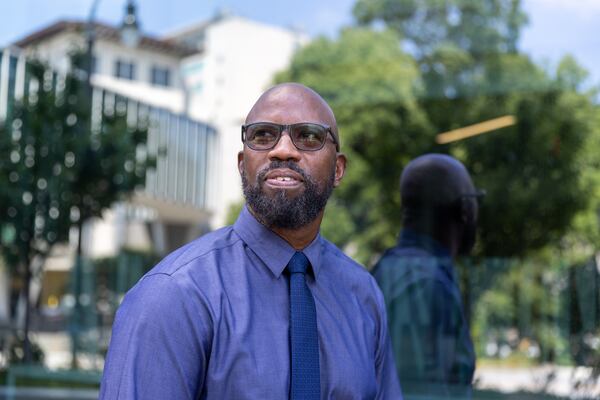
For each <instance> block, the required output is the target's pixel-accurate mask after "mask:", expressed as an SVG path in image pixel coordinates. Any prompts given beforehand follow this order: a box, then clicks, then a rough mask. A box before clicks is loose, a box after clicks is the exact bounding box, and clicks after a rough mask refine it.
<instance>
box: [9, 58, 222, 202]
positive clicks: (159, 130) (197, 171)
mask: <svg viewBox="0 0 600 400" xmlns="http://www.w3.org/2000/svg"><path fill="white" fill-rule="evenodd" d="M26 62H27V61H26V59H25V57H24V56H23V55H22V54H20V53H19V52H18V51H16V50H12V49H4V50H2V51H1V52H0V121H1V120H6V119H10V118H11V117H10V116H11V110H12V108H13V106H14V104H15V102H16V101H18V100H20V99H21V98H22V97H23V95H24V94H25V93H26V91H27V90H28V88H29V82H28V79H27V77H26V68H25V66H26ZM92 110H93V112H92V129H93V127H94V124H98V123H99V122H100V120H99V118H102V115H104V113H105V112H107V111H108V112H109V113H110V112H115V111H116V110H120V111H122V110H125V113H126V116H127V121H128V122H129V123H130V124H137V123H139V121H147V122H146V123H147V124H148V142H147V146H146V148H147V151H148V154H149V155H151V156H155V157H156V160H157V162H156V168H155V169H153V170H150V171H148V173H147V176H146V185H145V189H144V195H145V196H148V197H150V198H152V199H156V200H160V201H163V202H166V203H171V204H173V205H174V206H186V207H193V208H195V209H198V210H203V211H208V210H210V209H211V208H212V204H214V201H213V200H212V198H211V196H210V194H211V193H212V192H213V191H211V187H212V182H211V180H210V177H211V176H213V175H214V171H213V165H214V161H215V160H214V158H213V156H214V154H215V151H214V149H215V148H216V145H217V143H216V138H217V135H216V131H215V128H214V127H212V126H210V125H208V124H205V123H202V122H199V121H195V120H192V119H190V118H188V117H187V116H185V115H182V114H177V113H174V112H172V111H169V110H166V109H162V108H159V107H154V106H152V105H150V104H147V103H144V102H140V101H136V100H132V99H130V98H127V97H125V96H122V95H119V94H117V93H114V92H110V91H108V90H105V89H102V88H99V87H95V88H94V90H93V97H92Z"/></svg>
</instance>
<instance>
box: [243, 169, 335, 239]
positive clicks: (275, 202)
mask: <svg viewBox="0 0 600 400" xmlns="http://www.w3.org/2000/svg"><path fill="white" fill-rule="evenodd" d="M276 168H288V169H291V170H293V171H295V172H297V173H299V174H300V175H301V176H302V178H303V179H304V185H305V188H304V191H303V192H302V193H301V194H300V195H298V196H296V197H288V196H287V194H286V191H285V190H278V191H276V192H275V195H274V196H273V197H269V196H267V195H266V194H265V193H264V192H263V187H262V186H263V184H264V181H265V176H266V175H267V173H268V172H269V171H271V170H273V169H276ZM334 179H335V168H334V170H333V171H332V174H331V176H330V178H329V180H328V182H327V184H326V185H325V187H324V188H322V189H321V188H319V185H318V184H317V182H316V181H315V180H314V179H313V178H312V177H311V176H309V175H308V174H306V173H305V172H304V170H302V169H301V168H300V167H298V165H296V163H294V162H292V161H272V162H271V164H270V165H269V167H268V168H265V169H264V170H263V171H261V172H260V173H259V174H258V176H257V178H256V183H255V184H254V185H250V184H249V182H248V177H247V176H246V171H245V170H244V171H242V189H243V191H244V197H245V198H246V203H247V204H248V206H250V208H251V209H252V211H253V212H254V215H255V216H256V217H257V218H258V219H259V220H260V222H261V223H262V224H264V225H265V226H267V227H269V228H281V229H298V228H301V227H303V226H306V225H308V224H309V223H311V222H313V221H314V220H315V218H317V216H318V215H319V214H320V213H321V211H323V209H324V208H325V205H326V204H327V200H328V199H329V196H331V192H332V191H333V182H334Z"/></svg>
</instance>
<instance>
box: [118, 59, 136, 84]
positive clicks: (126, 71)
mask: <svg viewBox="0 0 600 400" xmlns="http://www.w3.org/2000/svg"><path fill="white" fill-rule="evenodd" d="M115 76H116V77H117V78H121V79H130V80H134V79H135V65H134V64H133V63H128V62H125V61H122V60H117V62H116V63H115Z"/></svg>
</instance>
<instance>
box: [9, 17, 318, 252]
mask: <svg viewBox="0 0 600 400" xmlns="http://www.w3.org/2000/svg"><path fill="white" fill-rule="evenodd" d="M88 29H89V27H88V25H87V24H86V23H84V22H76V21H59V22H56V23H54V24H52V25H50V26H48V27H46V28H44V29H41V30H39V31H36V32H34V33H32V34H30V35H28V36H27V37H25V38H23V39H21V40H19V41H17V42H15V43H14V45H13V47H14V48H15V49H19V57H20V60H21V61H23V62H24V60H25V59H27V58H28V57H33V56H35V57H37V58H40V59H43V60H46V61H48V62H49V63H50V65H52V66H53V67H54V68H56V69H57V70H59V71H64V70H65V69H66V68H67V67H68V58H69V53H70V52H72V51H73V50H74V49H77V48H78V49H83V48H85V38H86V31H87V30H88ZM94 33H95V44H94V51H93V55H94V56H93V63H92V65H93V75H92V83H93V84H94V86H95V87H96V88H99V89H103V90H106V91H109V92H112V93H116V94H118V95H122V96H125V97H127V98H129V99H131V100H134V101H139V102H142V103H144V104H147V105H150V106H153V107H158V108H160V109H164V110H168V111H169V112H170V113H172V114H173V115H182V116H185V117H187V118H189V119H191V120H192V121H198V122H201V123H203V124H208V125H209V126H211V127H213V128H214V130H215V132H216V137H215V138H214V141H212V143H206V144H205V145H206V146H208V149H206V151H207V152H208V155H209V159H210V165H209V166H208V168H207V169H206V171H205V172H206V174H208V175H209V176H207V177H206V178H201V177H198V176H195V177H192V174H191V172H190V169H193V164H191V165H190V164H189V163H188V165H187V167H186V165H181V164H179V165H178V167H177V168H171V171H169V173H168V177H167V180H170V179H179V180H185V181H187V184H188V185H190V186H191V185H196V184H199V183H198V182H192V181H191V180H193V179H202V184H203V185H205V186H206V187H205V191H206V194H207V199H206V201H205V202H203V203H202V204H201V205H200V204H198V202H194V201H190V200H191V199H189V198H188V199H186V198H181V197H180V198H177V196H173V195H172V194H171V195H167V196H162V197H161V196H148V195H143V194H142V195H140V196H138V197H137V198H136V202H137V203H139V204H141V205H143V206H147V207H148V209H149V210H150V214H149V215H154V216H155V217H152V218H155V219H156V221H158V222H159V224H158V225H156V224H155V226H154V228H155V229H154V231H153V234H152V236H153V239H154V242H155V243H154V246H158V248H159V249H160V250H162V251H168V250H171V249H172V248H174V247H177V246H179V245H181V244H182V243H184V242H186V241H189V240H190V239H192V238H193V237H195V236H197V235H198V234H199V233H201V232H202V231H203V230H204V231H205V230H208V229H214V228H218V227H220V226H222V225H224V223H225V217H226V214H227V211H228V209H229V207H230V206H231V204H233V203H235V202H238V201H239V200H240V199H241V198H242V195H241V182H240V179H239V173H238V171H237V162H236V155H237V152H238V151H239V150H240V149H241V147H242V146H241V138H240V125H241V124H242V123H243V120H244V118H245V115H246V113H247V112H248V110H249V109H250V107H251V105H252V104H253V103H254V101H255V100H256V99H257V97H258V96H259V95H260V93H262V92H263V91H264V90H265V89H266V88H267V87H268V86H270V84H271V83H272V82H273V79H274V76H275V74H276V73H277V72H279V71H281V70H283V69H285V68H286V66H287V65H288V63H289V61H290V59H291V57H292V55H293V53H294V51H295V50H296V49H297V48H298V47H299V46H301V45H302V44H304V43H306V42H307V37H306V36H305V35H303V34H300V33H298V32H296V31H293V30H289V29H284V28H281V27H276V26H271V25H266V24H263V23H258V22H255V21H251V20H248V19H246V18H242V17H239V16H234V15H226V14H219V15H217V16H216V17H214V18H212V19H210V20H208V21H205V22H201V23H198V24H196V25H193V26H190V27H187V28H184V29H180V30H178V31H175V32H173V33H172V34H169V35H167V36H165V37H161V38H155V37H150V36H142V37H141V39H140V40H139V43H138V44H137V46H135V47H131V46H126V45H125V44H124V43H123V41H122V40H121V35H120V31H119V29H118V28H115V27H111V26H108V25H105V24H99V23H96V24H94ZM5 64H7V63H5ZM18 69H19V67H17V70H18ZM0 104H1V103H0ZM170 134H171V133H170ZM179 134H181V133H179ZM182 140H183V139H182ZM187 140H190V139H189V138H188V139H187ZM169 144H170V143H169ZM168 150H169V149H168ZM176 156H177V155H176V154H171V153H170V151H169V154H168V156H167V158H168V157H176ZM159 167H160V166H159ZM186 170H187V171H186ZM183 175H185V177H184V176H183ZM166 192H168V190H166ZM184 197H185V196H184ZM126 210H130V208H128V207H120V208H117V209H115V210H113V212H111V213H108V214H107V216H106V218H105V219H104V221H102V222H98V223H96V224H95V227H94V228H93V229H91V230H90V232H89V234H88V235H87V238H88V240H87V242H88V246H86V247H87V249H88V254H89V255H91V256H104V255H110V254H114V253H115V252H116V251H118V248H119V247H120V246H122V245H124V243H122V242H119V240H118V239H117V240H113V241H107V240H97V238H98V235H101V236H102V237H107V236H112V237H115V238H119V237H122V238H127V237H128V238H129V240H130V242H128V243H126V245H128V246H134V247H135V246H136V245H141V246H143V243H144V242H147V241H145V240H141V241H140V240H137V242H139V243H137V242H135V241H134V242H133V243H132V242H131V238H136V239H139V238H140V237H142V238H143V236H144V235H140V232H141V231H140V230H139V229H140V228H139V227H137V228H136V227H134V226H132V225H131V224H126V223H124V221H123V219H124V218H125V219H127V218H128V217H127V215H126V214H127V212H128V211H126ZM138 213H139V210H138ZM123 229H134V230H137V232H138V233H137V234H134V235H128V234H125V232H124V231H123ZM161 236H162V237H163V239H162V240H160V237H161ZM161 243H162V244H161Z"/></svg>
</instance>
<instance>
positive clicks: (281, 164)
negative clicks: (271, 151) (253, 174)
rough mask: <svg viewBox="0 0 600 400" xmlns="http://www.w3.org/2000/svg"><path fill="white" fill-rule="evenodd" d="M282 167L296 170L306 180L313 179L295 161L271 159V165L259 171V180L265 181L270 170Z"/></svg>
mask: <svg viewBox="0 0 600 400" xmlns="http://www.w3.org/2000/svg"><path fill="white" fill-rule="evenodd" d="M280 168H287V169H291V170H292V171H294V172H297V173H298V174H300V176H302V179H304V181H305V182H308V181H311V180H312V179H311V177H310V176H309V175H308V174H307V173H306V172H304V170H303V169H302V168H300V167H299V166H298V164H296V163H295V162H293V161H271V163H270V164H269V165H267V166H266V167H265V168H264V169H263V170H261V171H260V172H259V173H258V176H257V178H258V182H263V181H264V180H265V177H266V176H267V174H268V173H269V172H270V171H272V170H274V169H280Z"/></svg>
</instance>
